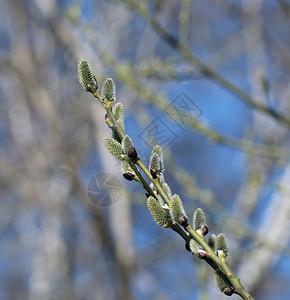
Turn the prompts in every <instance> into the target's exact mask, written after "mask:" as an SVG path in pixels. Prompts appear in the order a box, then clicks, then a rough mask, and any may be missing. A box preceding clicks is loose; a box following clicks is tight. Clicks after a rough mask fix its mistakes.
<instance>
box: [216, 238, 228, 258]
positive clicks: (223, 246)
mask: <svg viewBox="0 0 290 300" xmlns="http://www.w3.org/2000/svg"><path fill="white" fill-rule="evenodd" d="M216 248H217V252H218V253H219V252H220V251H222V253H223V254H224V257H225V258H226V257H227V256H228V244H227V240H226V236H225V235H224V234H223V233H220V234H219V235H218V236H217V241H216Z"/></svg>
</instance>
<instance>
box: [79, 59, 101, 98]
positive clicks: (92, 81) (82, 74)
mask: <svg viewBox="0 0 290 300" xmlns="http://www.w3.org/2000/svg"><path fill="white" fill-rule="evenodd" d="M78 79H79V83H80V84H81V86H82V87H83V88H84V90H85V91H86V92H91V93H94V92H96V91H97V89H98V84H97V80H96V78H95V76H94V74H93V72H92V69H91V66H90V64H89V63H88V62H87V61H86V60H84V59H81V60H80V61H79V63H78Z"/></svg>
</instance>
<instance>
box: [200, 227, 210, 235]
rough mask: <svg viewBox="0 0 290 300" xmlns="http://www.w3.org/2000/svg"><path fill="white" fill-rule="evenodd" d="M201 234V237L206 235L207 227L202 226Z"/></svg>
mask: <svg viewBox="0 0 290 300" xmlns="http://www.w3.org/2000/svg"><path fill="white" fill-rule="evenodd" d="M201 234H202V235H203V236H205V235H207V234H208V227H207V226H206V225H203V226H202V228H201Z"/></svg>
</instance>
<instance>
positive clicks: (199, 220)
mask: <svg viewBox="0 0 290 300" xmlns="http://www.w3.org/2000/svg"><path fill="white" fill-rule="evenodd" d="M193 226H194V229H195V231H197V230H199V231H200V233H201V234H202V235H205V234H207V233H208V228H207V226H206V218H205V213H204V212H203V210H202V209H201V208H198V209H197V210H196V211H195V212H194V215H193ZM204 226H206V227H205V228H203V227H204ZM202 228H203V230H202ZM203 233H205V234H203Z"/></svg>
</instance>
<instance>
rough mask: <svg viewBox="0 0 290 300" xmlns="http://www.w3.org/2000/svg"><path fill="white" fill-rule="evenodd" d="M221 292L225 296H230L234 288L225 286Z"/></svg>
mask: <svg viewBox="0 0 290 300" xmlns="http://www.w3.org/2000/svg"><path fill="white" fill-rule="evenodd" d="M223 293H224V294H225V295H227V296H231V295H232V294H233V293H234V290H233V289H232V288H230V287H227V288H225V289H224V290H223Z"/></svg>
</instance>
